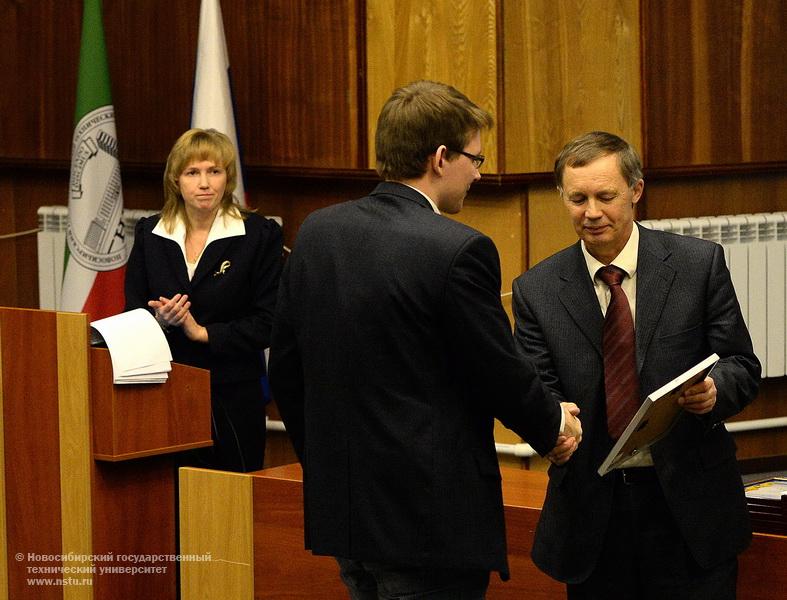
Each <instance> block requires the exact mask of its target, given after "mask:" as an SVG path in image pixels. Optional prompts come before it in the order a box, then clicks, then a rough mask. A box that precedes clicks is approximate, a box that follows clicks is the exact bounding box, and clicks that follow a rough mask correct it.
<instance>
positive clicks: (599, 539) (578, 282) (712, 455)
mask: <svg viewBox="0 0 787 600" xmlns="http://www.w3.org/2000/svg"><path fill="white" fill-rule="evenodd" d="M555 176H556V180H557V186H558V191H559V193H560V197H561V199H562V201H563V204H564V205H565V207H566V209H567V210H568V214H569V217H570V218H571V222H572V224H573V225H574V228H575V230H576V232H577V235H578V237H579V241H578V242H577V243H576V244H574V245H572V246H570V247H568V248H566V249H565V250H563V251H561V252H558V253H557V254H555V255H554V256H552V257H550V258H548V259H546V260H544V261H543V262H541V263H539V264H538V265H536V266H535V267H533V268H532V269H530V270H528V271H527V272H525V273H524V274H523V275H521V276H520V277H519V278H517V279H516V280H515V281H514V312H515V318H516V332H515V336H516V339H517V341H518V343H519V345H520V347H521V349H522V350H523V351H524V353H525V354H526V355H527V356H529V357H530V358H531V359H532V360H534V361H535V362H536V365H537V367H538V371H539V374H540V376H541V377H542V379H543V381H544V382H545V384H546V385H548V386H549V388H550V389H551V390H552V392H553V393H554V394H555V395H557V396H558V397H559V398H561V399H562V400H570V401H572V402H576V404H577V405H578V406H579V407H580V409H581V410H582V422H583V426H584V427H583V429H584V441H583V442H582V446H581V447H580V448H579V450H578V451H577V453H576V454H575V455H574V456H573V457H572V459H571V461H570V462H569V463H568V464H567V465H565V466H553V467H552V468H551V469H550V481H549V487H548V491H547V498H546V501H545V504H544V509H543V511H542V514H541V519H540V521H539V524H538V528H537V530H536V536H535V545H534V549H533V559H534V561H535V562H536V564H537V565H538V566H539V567H540V568H541V569H542V570H544V571H545V572H546V573H548V574H549V575H551V576H552V577H554V578H555V579H558V580H560V581H564V582H567V583H568V597H569V599H570V600H576V599H589V598H592V599H604V600H617V599H621V598H631V599H637V600H641V599H645V598H653V599H656V598H658V599H664V598H669V599H670V600H674V599H681V598H686V599H688V598H691V599H707V600H723V599H728V598H734V597H735V583H736V575H737V554H738V553H739V552H741V551H742V550H743V549H744V548H745V547H746V545H747V544H748V542H749V539H750V537H751V532H750V528H749V521H748V513H747V510H746V501H745V497H744V492H743V486H742V483H741V477H740V474H739V471H738V467H737V462H736V459H735V444H734V442H733V440H732V438H731V436H730V434H729V433H728V432H727V430H726V429H725V428H724V420H725V419H728V418H729V417H731V416H733V415H735V414H737V413H739V412H740V411H741V410H742V409H743V407H744V406H746V405H747V404H748V403H749V402H751V400H752V399H753V398H754V396H755V395H756V393H757V388H758V383H759V376H760V365H759V362H758V361H757V359H756V357H755V356H754V353H753V351H752V345H751V339H750V337H749V333H748V331H747V330H746V326H745V325H744V322H743V318H742V316H741V311H740V308H739V306H738V302H737V299H736V297H735V291H734V290H733V287H732V282H731V280H730V275H729V272H728V270H727V267H726V265H725V262H724V253H723V251H722V248H721V247H720V246H719V245H718V244H714V243H712V242H708V241H704V240H699V239H696V238H692V237H687V236H678V235H673V234H671V233H664V232H659V231H652V230H649V229H644V228H641V227H639V226H638V225H636V224H635V223H634V213H635V205H636V204H637V202H638V201H639V199H640V198H641V197H642V191H643V188H644V181H643V179H642V168H641V164H640V160H639V157H638V156H637V153H636V152H635V151H634V149H633V148H632V147H631V146H630V145H629V144H628V143H627V142H626V141H625V140H622V139H621V138H619V137H618V136H615V135H612V134H609V133H604V132H592V133H589V134H586V135H583V136H580V137H578V138H577V139H575V140H573V141H572V142H570V143H569V144H567V145H566V147H565V148H564V149H563V151H562V152H561V153H560V155H559V156H558V159H557V161H556V163H555ZM610 265H612V266H613V269H611V270H612V271H615V270H616V271H617V273H618V276H617V277H622V282H619V281H617V277H616V278H611V279H609V281H610V283H605V282H604V280H602V278H603V277H604V278H605V277H607V275H606V274H605V272H606V271H608V270H610V269H607V268H605V267H608V266H610ZM612 288H618V289H617V290H614V291H613V290H612ZM621 290H622V292H623V296H622V297H621V296H620V291H621ZM619 299H620V300H619ZM619 302H620V305H621V306H622V307H623V308H624V309H625V310H621V311H618V310H617V309H616V308H615V309H613V306H614V304H616V303H619ZM613 313H617V314H620V315H622V316H624V317H625V318H626V320H627V322H628V333H629V336H630V337H629V339H630V340H631V345H630V346H629V347H628V349H627V350H626V351H625V352H624V351H623V350H621V347H622V346H621V345H620V344H621V340H623V339H624V338H625V335H624V331H623V330H624V329H625V328H624V327H623V326H621V325H618V326H616V327H617V330H616V331H614V332H610V337H606V336H605V335H604V330H605V315H607V317H606V319H607V321H608V324H609V321H610V319H611V314H613ZM632 329H633V330H634V331H633V332H632V331H631V330H632ZM632 333H633V334H634V335H633V338H632V336H631V334H632ZM713 352H715V353H717V354H718V355H719V356H720V357H721V360H720V361H719V362H718V364H717V365H716V367H715V368H714V370H713V371H712V373H711V375H710V376H709V377H707V378H706V379H705V380H704V381H702V382H700V383H698V384H696V385H694V386H693V387H691V388H689V389H688V390H687V391H686V393H685V395H684V396H683V397H682V398H681V399H680V402H681V403H682V405H683V408H684V412H683V414H682V415H681V416H680V418H679V420H678V421H677V423H676V424H675V426H674V427H673V429H672V430H671V431H670V432H669V434H668V435H667V436H666V437H664V438H663V439H662V440H661V441H659V442H657V443H656V444H655V445H653V446H652V449H651V451H650V452H645V453H644V454H642V455H639V456H636V457H635V458H634V459H633V460H631V461H629V462H628V463H627V464H625V465H622V468H619V469H616V470H614V471H613V472H612V473H610V474H607V475H605V476H604V477H601V476H599V475H598V473H597V469H598V467H599V465H600V464H601V463H602V462H603V460H604V458H605V456H606V455H607V453H608V452H609V450H610V449H611V447H612V445H613V444H614V441H615V438H617V437H618V436H619V435H620V431H621V425H622V426H625V424H626V423H627V422H628V420H629V418H630V416H632V411H634V412H636V409H637V408H638V407H639V405H640V403H641V401H642V400H643V399H644V398H645V397H646V396H647V395H648V394H649V393H651V392H653V391H654V390H656V389H658V388H659V387H661V386H662V385H664V384H665V383H667V382H669V381H670V380H671V379H673V378H675V377H676V376H678V375H680V374H681V373H682V372H683V371H685V370H686V369H688V368H689V367H691V366H693V365H694V364H696V363H698V362H699V361H701V360H702V359H704V358H706V357H707V356H709V355H710V354H711V353H713ZM616 354H617V355H618V356H616ZM621 358H622V359H625V360H621ZM605 363H606V365H605ZM621 365H622V366H621ZM605 369H606V370H607V374H608V375H612V376H611V377H605ZM612 369H618V370H617V371H616V372H615V373H611V370H612ZM626 369H628V373H629V375H624V373H625V372H626ZM605 378H606V379H607V380H606V382H605ZM615 415H617V418H615ZM610 417H611V418H610Z"/></svg>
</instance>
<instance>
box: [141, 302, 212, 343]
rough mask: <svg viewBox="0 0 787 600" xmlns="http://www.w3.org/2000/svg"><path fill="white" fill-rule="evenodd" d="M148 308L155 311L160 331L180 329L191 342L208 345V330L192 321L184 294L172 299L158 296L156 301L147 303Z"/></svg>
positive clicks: (189, 303)
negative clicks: (171, 328) (173, 328)
mask: <svg viewBox="0 0 787 600" xmlns="http://www.w3.org/2000/svg"><path fill="white" fill-rule="evenodd" d="M148 306H149V307H150V308H152V309H153V310H154V311H155V316H156V321H158V322H159V324H160V325H161V327H162V329H164V330H166V329H168V328H170V327H180V328H182V329H183V334H184V335H185V336H186V337H187V338H189V339H190V340H191V341H193V342H202V343H205V344H207V343H208V330H207V329H205V327H203V326H202V325H200V324H199V323H197V322H196V321H195V320H194V317H193V316H192V315H191V311H190V310H189V308H191V302H189V297H188V296H187V295H186V294H175V295H174V296H173V297H172V298H165V297H164V296H159V299H158V300H151V301H150V302H148Z"/></svg>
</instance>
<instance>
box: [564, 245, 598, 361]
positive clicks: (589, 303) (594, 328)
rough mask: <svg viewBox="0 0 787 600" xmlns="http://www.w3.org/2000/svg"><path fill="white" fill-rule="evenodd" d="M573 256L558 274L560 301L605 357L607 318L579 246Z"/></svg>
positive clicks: (574, 247)
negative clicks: (605, 324) (594, 289)
mask: <svg viewBox="0 0 787 600" xmlns="http://www.w3.org/2000/svg"><path fill="white" fill-rule="evenodd" d="M571 252H572V257H571V260H569V261H567V263H566V264H565V266H564V268H563V269H562V271H561V272H560V273H559V277H560V280H561V283H562V285H561V287H560V289H559V290H558V298H559V300H560V302H561V303H562V304H563V306H564V307H565V308H566V310H567V311H568V314H569V315H571V318H572V319H573V320H574V322H575V323H576V325H577V327H578V328H579V330H580V331H581V332H582V333H583V334H584V335H585V337H587V338H588V340H590V343H591V344H593V347H594V348H595V349H596V351H597V352H598V354H599V356H602V353H601V332H602V329H603V326H604V316H603V315H602V313H601V308H600V307H599V305H598V299H597V298H596V293H595V292H594V291H593V282H592V281H591V279H590V275H589V274H588V270H587V265H586V263H585V259H584V257H583V256H582V249H581V247H580V245H579V242H577V243H576V244H575V245H574V246H572V250H571Z"/></svg>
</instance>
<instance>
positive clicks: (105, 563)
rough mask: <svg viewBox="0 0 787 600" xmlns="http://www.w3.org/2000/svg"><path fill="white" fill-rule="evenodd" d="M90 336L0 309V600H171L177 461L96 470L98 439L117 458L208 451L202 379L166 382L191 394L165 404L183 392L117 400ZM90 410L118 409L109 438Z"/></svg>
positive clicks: (63, 323) (51, 320) (60, 319)
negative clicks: (184, 401)
mask: <svg viewBox="0 0 787 600" xmlns="http://www.w3.org/2000/svg"><path fill="white" fill-rule="evenodd" d="M88 330H89V326H88V320H87V315H85V314H79V313H58V312H52V311H38V310H27V309H12V308H0V600H4V599H13V600H49V599H50V598H51V599H57V600H60V599H64V600H76V599H79V600H94V599H100V600H128V599H137V598H151V599H161V600H170V599H171V600H175V599H176V598H177V595H178V590H177V570H178V563H177V562H176V561H175V560H173V558H172V557H174V556H175V555H176V554H177V544H176V540H177V538H176V523H177V520H176V513H175V510H176V500H175V498H176V492H175V476H176V467H175V460H174V457H173V455H172V454H164V455H160V456H148V457H146V458H141V459H139V460H124V461H123V462H103V461H96V460H95V459H94V432H95V431H98V432H99V434H100V433H101V432H102V431H110V432H111V436H110V438H111V442H112V444H114V445H112V446H111V449H112V451H113V452H115V454H117V455H118V457H119V458H130V456H124V454H130V453H132V452H134V453H137V455H140V456H142V455H147V454H153V452H154V451H157V450H158V451H161V452H170V451H172V450H173V449H174V447H175V446H177V445H178V444H181V443H183V442H184V440H185V439H190V436H193V435H194V432H198V433H199V435H200V436H202V437H199V438H198V439H200V440H204V432H205V431H207V432H208V433H207V435H208V439H209V437H210V416H209V415H210V413H209V411H210V388H209V383H208V374H207V372H205V371H201V370H198V369H197V370H192V369H188V371H182V372H181V371H180V370H173V374H175V375H177V373H178V372H181V373H186V374H187V377H186V379H187V380H188V383H189V385H191V386H192V391H191V392H188V393H183V394H181V393H180V392H178V390H173V389H170V390H168V391H166V393H163V392H164V391H165V388H166V387H167V386H170V388H171V387H174V386H178V385H180V383H179V378H178V377H177V376H171V378H170V381H169V382H167V384H164V385H163V386H161V387H160V388H159V392H162V394H161V397H160V398H159V399H156V400H155V402H153V403H148V399H147V398H146V397H145V394H144V391H145V390H146V389H147V390H148V391H150V390H151V389H152V387H150V386H148V387H146V386H127V387H125V388H124V389H123V390H115V386H113V384H112V377H111V367H110V371H109V373H108V375H107V372H106V370H105V369H104V370H102V364H101V363H102V360H103V361H104V365H103V367H106V365H107V364H108V361H109V357H108V356H106V354H105V351H104V354H103V355H102V352H100V351H94V350H93V349H90V348H89V346H88ZM96 356H97V357H98V358H95V357H96ZM93 363H98V367H99V368H98V369H97V370H96V372H93V371H92V367H93V366H95V364H93ZM184 369H185V367H184ZM102 373H104V375H107V376H106V377H105V376H104V375H102ZM203 385H204V388H203V387H202V386H203ZM133 388H136V392H134V389H133ZM115 391H117V392H119V393H117V394H115V393H114V392H115ZM124 394H126V396H124ZM134 394H136V395H134ZM132 396H133V397H132ZM182 397H187V398H190V399H191V402H192V403H191V404H189V406H188V408H189V410H188V411H186V412H183V411H184V408H183V407H180V406H179V405H178V403H177V402H178V399H180V398H182ZM91 399H92V400H94V401H95V400H99V401H103V400H106V399H109V400H111V401H112V402H114V403H115V405H114V407H112V406H111V404H110V407H111V408H112V410H114V413H113V414H112V415H111V417H112V418H113V419H114V422H113V424H112V427H110V428H106V429H102V428H101V427H100V426H105V425H106V423H104V422H103V421H101V422H99V421H98V419H103V418H104V417H105V413H102V412H101V404H100V403H99V405H98V406H97V404H96V402H93V403H91ZM102 399H103V400H102ZM134 402H137V404H134ZM170 402H171V405H170V404H167V403H170ZM147 407H153V408H155V410H153V408H151V409H148V408H147ZM97 409H98V410H97ZM136 410H139V411H140V412H141V413H143V414H139V413H136V414H135V411H136ZM123 411H125V412H123ZM204 415H207V417H205V416H204ZM196 418H199V419H203V418H204V421H203V422H202V423H200V424H198V425H195V424H193V423H192V422H191V421H192V420H193V419H196ZM181 425H182V426H183V427H184V431H185V433H183V432H181V431H180V430H179V429H178V427H180V426H181ZM130 428H133V430H130ZM94 430H95V431H94ZM162 433H166V434H167V435H168V436H169V437H165V436H163V435H162ZM98 439H101V438H100V435H99V436H98ZM162 440H163V441H162ZM167 440H170V441H167ZM184 445H188V443H185V444H184ZM110 458H111V459H113V460H116V459H117V457H114V458H113V457H110Z"/></svg>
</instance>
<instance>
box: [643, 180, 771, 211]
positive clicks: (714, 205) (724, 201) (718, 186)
mask: <svg viewBox="0 0 787 600" xmlns="http://www.w3.org/2000/svg"><path fill="white" fill-rule="evenodd" d="M640 204H642V207H640V208H642V209H644V210H642V211H640V212H642V213H643V214H641V215H640V216H641V218H644V219H671V218H680V217H703V216H715V215H734V214H743V213H758V212H774V211H780V210H787V175H785V174H782V173H774V174H761V175H730V176H719V175H717V176H713V177H711V176H703V177H691V178H678V179H655V180H654V179H649V178H648V176H647V173H646V174H645V195H644V197H643V200H642V202H641V203H640Z"/></svg>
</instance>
